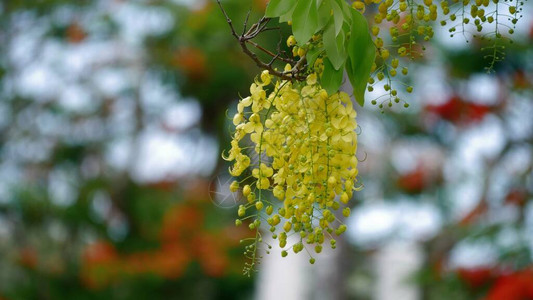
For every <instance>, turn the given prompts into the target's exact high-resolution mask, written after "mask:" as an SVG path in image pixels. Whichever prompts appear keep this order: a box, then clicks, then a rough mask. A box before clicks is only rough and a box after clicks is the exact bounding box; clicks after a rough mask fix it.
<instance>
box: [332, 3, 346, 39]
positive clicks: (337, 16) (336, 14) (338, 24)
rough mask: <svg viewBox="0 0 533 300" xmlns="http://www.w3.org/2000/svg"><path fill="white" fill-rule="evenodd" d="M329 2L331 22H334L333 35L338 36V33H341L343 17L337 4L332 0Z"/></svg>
mask: <svg viewBox="0 0 533 300" xmlns="http://www.w3.org/2000/svg"><path fill="white" fill-rule="evenodd" d="M330 1H331V7H332V9H333V21H334V22H335V35H338V34H339V32H341V29H342V23H344V16H343V14H342V8H341V7H340V6H339V4H338V3H337V2H335V1H333V0H330ZM330 12H331V11H330Z"/></svg>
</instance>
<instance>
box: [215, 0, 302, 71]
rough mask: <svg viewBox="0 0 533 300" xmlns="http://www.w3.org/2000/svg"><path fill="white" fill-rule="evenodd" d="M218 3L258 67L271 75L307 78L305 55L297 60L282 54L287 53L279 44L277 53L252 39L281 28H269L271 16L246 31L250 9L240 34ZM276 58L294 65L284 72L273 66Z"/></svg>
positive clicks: (263, 18)
mask: <svg viewBox="0 0 533 300" xmlns="http://www.w3.org/2000/svg"><path fill="white" fill-rule="evenodd" d="M217 3H218V6H219V7H220V10H221V11H222V13H223V14H224V17H225V18H226V22H227V23H228V25H229V27H230V29H231V34H232V35H233V36H234V37H235V38H236V39H237V41H238V42H239V45H240V46H241V49H242V51H243V52H244V53H245V54H246V55H248V56H249V57H250V58H251V59H252V60H253V61H254V62H255V63H256V65H257V66H258V67H260V68H261V69H265V70H268V71H269V73H270V74H271V75H274V76H277V77H280V78H281V79H285V80H298V81H302V80H305V76H304V71H305V69H306V67H307V64H306V63H307V61H306V59H305V56H304V57H302V58H300V60H298V61H295V60H293V59H291V58H287V57H283V56H281V54H285V53H284V52H281V51H280V49H279V45H278V52H279V53H277V54H275V53H273V52H271V51H270V50H267V49H265V48H264V47H262V46H260V45H259V44H257V43H255V42H253V41H251V40H252V39H253V38H255V37H257V36H258V35H259V34H261V33H262V32H265V31H270V30H276V29H278V30H279V27H271V28H267V25H268V23H269V22H270V18H267V17H262V18H261V19H259V21H257V23H255V24H253V25H252V26H251V27H250V29H248V31H246V27H247V25H248V18H249V15H250V11H248V13H247V15H246V19H245V22H244V29H243V33H242V34H241V35H238V34H237V32H236V31H235V27H233V23H232V21H231V19H230V17H229V16H228V14H227V13H226V10H225V9H224V7H223V6H222V4H221V3H220V0H217ZM248 44H250V45H252V46H254V47H255V48H257V49H259V50H261V51H263V52H264V53H266V54H268V55H269V56H270V57H272V59H271V60H270V62H268V63H265V62H263V61H262V60H261V59H259V57H258V56H257V54H255V53H254V52H252V51H251V50H250V49H249V48H248ZM276 60H280V61H283V62H285V63H289V64H291V65H293V68H292V69H291V70H288V71H283V72H281V71H278V70H277V69H275V68H273V66H272V65H273V63H274V62H275V61H276Z"/></svg>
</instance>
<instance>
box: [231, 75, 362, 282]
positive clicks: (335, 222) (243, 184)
mask: <svg viewBox="0 0 533 300" xmlns="http://www.w3.org/2000/svg"><path fill="white" fill-rule="evenodd" d="M289 67H290V66H289ZM250 93H251V95H250V96H249V97H246V98H244V99H242V100H240V101H239V103H238V105H237V113H236V114H235V116H234V117H233V123H234V125H235V126H236V127H235V132H234V134H233V139H232V141H231V149H230V150H229V152H228V154H227V155H226V156H224V155H223V158H224V159H225V160H227V161H231V162H233V165H232V166H231V167H230V170H229V172H230V174H231V175H232V176H234V177H237V178H238V179H236V180H235V181H234V182H233V183H232V184H231V186H230V190H231V191H234V192H236V191H241V193H242V195H243V196H244V197H245V198H246V201H245V202H246V204H242V205H240V206H239V209H238V216H239V219H237V220H236V224H237V225H241V224H242V223H243V221H244V220H248V221H249V227H250V229H252V230H255V232H256V236H255V238H253V239H252V242H251V243H250V245H248V246H246V252H245V255H247V256H248V257H249V258H250V259H251V262H250V263H247V265H246V267H245V273H248V274H249V272H250V271H251V270H253V269H254V268H255V265H256V263H257V261H258V259H259V258H260V254H258V251H260V250H261V249H259V243H261V242H262V241H263V239H262V233H261V231H260V230H259V229H260V226H261V225H263V226H264V227H269V228H270V231H271V232H272V238H273V239H275V240H277V243H279V246H280V247H281V248H282V256H283V257H285V256H286V255H287V254H288V251H289V250H291V249H292V251H293V252H294V253H298V252H300V251H302V250H304V248H305V249H306V250H307V251H306V252H307V253H308V254H309V255H310V262H311V263H314V261H315V259H314V258H313V255H312V254H311V253H313V252H315V253H320V252H321V251H322V245H323V243H324V242H325V241H328V240H329V243H330V245H331V247H332V248H335V239H334V236H336V235H340V234H342V233H343V232H344V231H345V230H346V225H344V224H343V222H342V220H340V219H339V217H340V213H339V214H336V213H335V211H337V210H339V211H340V210H341V209H340V208H341V206H343V209H342V215H344V216H345V217H347V216H349V215H350V208H349V207H346V204H347V203H348V201H349V200H350V199H351V198H352V193H353V191H354V190H356V184H357V179H356V176H357V174H358V171H357V163H358V160H357V158H356V150H357V134H356V129H357V123H356V120H355V117H356V112H355V110H354V108H353V105H352V102H351V99H350V97H349V96H348V95H347V94H346V93H344V92H337V93H335V94H333V95H328V93H327V92H326V91H325V90H324V89H322V88H321V86H320V84H319V83H318V81H317V75H316V73H312V74H310V75H309V76H308V77H307V80H306V81H304V82H291V81H287V80H277V79H276V80H273V78H272V77H271V76H270V75H269V73H268V71H264V72H263V73H261V76H260V78H259V79H256V80H255V82H254V83H253V84H252V85H251V87H250ZM272 196H273V197H272ZM276 199H277V200H276ZM265 223H266V225H268V226H266V225H265ZM289 236H295V237H296V238H294V239H292V238H291V239H289V240H288V238H289ZM289 243H292V244H289ZM267 246H268V249H270V248H271V245H267ZM268 249H266V251H267V253H268V252H269V251H268Z"/></svg>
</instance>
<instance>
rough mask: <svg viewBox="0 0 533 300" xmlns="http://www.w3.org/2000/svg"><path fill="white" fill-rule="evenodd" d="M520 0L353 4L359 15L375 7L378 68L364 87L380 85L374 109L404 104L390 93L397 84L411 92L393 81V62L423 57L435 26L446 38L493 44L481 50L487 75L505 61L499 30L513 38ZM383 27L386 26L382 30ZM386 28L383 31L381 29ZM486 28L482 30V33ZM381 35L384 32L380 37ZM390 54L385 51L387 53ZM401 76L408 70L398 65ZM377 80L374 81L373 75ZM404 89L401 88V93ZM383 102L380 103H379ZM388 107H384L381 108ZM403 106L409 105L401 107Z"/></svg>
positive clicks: (366, 1)
mask: <svg viewBox="0 0 533 300" xmlns="http://www.w3.org/2000/svg"><path fill="white" fill-rule="evenodd" d="M523 3H524V2H523V1H513V0H503V1H502V0H451V1H448V0H355V1H353V2H352V7H354V8H356V9H358V10H359V11H361V12H363V11H364V10H365V7H366V6H370V5H374V6H376V10H369V11H371V12H374V11H375V13H374V15H373V18H372V19H373V21H374V24H373V25H372V26H371V32H372V35H373V36H375V38H374V43H375V45H376V47H377V57H378V58H380V59H378V64H377V65H376V66H375V67H374V69H373V71H375V73H374V76H373V78H372V79H371V82H369V83H370V85H369V91H373V89H374V87H373V84H374V81H375V82H379V81H381V80H384V81H385V87H387V86H388V87H389V89H386V92H387V94H386V95H383V96H380V97H378V98H377V99H375V100H374V101H372V103H373V104H378V103H380V104H379V107H380V108H381V109H382V108H383V104H387V105H388V106H389V107H391V106H392V105H393V101H394V102H396V103H399V102H403V101H402V100H401V99H400V98H398V97H397V96H395V95H392V94H393V91H395V90H396V88H395V86H396V85H397V84H396V83H395V82H394V81H399V83H400V87H402V86H405V91H406V92H407V93H410V92H411V91H412V89H413V87H411V86H408V85H406V84H404V83H403V82H402V81H401V80H398V79H394V78H393V77H395V76H396V74H397V70H396V67H394V64H393V63H394V61H391V59H394V57H406V58H410V59H414V58H416V57H418V56H423V52H422V51H423V50H425V46H424V43H423V42H424V41H429V40H430V39H432V38H433V36H434V29H433V26H435V23H436V22H435V21H437V22H438V23H440V25H441V26H445V27H448V31H449V32H450V35H451V36H452V37H453V36H454V35H455V34H457V33H461V34H463V35H465V38H466V36H467V35H466V34H470V33H472V34H473V37H480V38H481V39H482V40H483V39H484V40H489V41H492V42H493V44H492V45H491V46H488V47H486V48H483V49H482V50H483V51H488V52H489V53H488V55H486V56H485V58H486V59H489V67H488V68H487V69H488V70H489V71H490V70H491V69H492V68H493V66H494V63H495V62H497V61H500V60H502V59H503V58H504V51H503V49H504V48H505V46H502V45H500V44H499V43H500V42H499V41H498V40H500V39H502V38H504V37H503V35H502V30H506V31H507V33H509V34H513V33H514V30H515V25H516V23H517V22H518V20H519V19H520V18H521V17H522V16H523V15H522V11H523V9H522V6H523ZM383 23H387V24H386V25H383ZM484 27H492V30H485V32H483V29H484ZM384 29H386V30H384ZM485 29H486V28H485ZM383 32H388V36H387V37H384V35H383ZM389 50H390V52H389ZM401 70H402V74H407V72H408V70H407V68H406V67H404V66H402V68H401ZM376 75H377V76H376ZM402 89H403V88H402ZM381 97H384V98H385V101H380V98H381ZM386 102H388V103H386ZM404 106H406V107H407V106H408V104H407V103H404Z"/></svg>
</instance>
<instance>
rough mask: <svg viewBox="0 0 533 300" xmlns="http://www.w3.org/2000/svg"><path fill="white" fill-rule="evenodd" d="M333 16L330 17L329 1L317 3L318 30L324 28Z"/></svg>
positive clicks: (323, 0) (324, 0)
mask: <svg viewBox="0 0 533 300" xmlns="http://www.w3.org/2000/svg"><path fill="white" fill-rule="evenodd" d="M332 17H333V16H332V15H331V0H322V1H321V2H319V3H318V29H317V31H318V30H320V29H322V28H324V27H325V26H326V25H327V24H328V23H329V21H330V20H331V18H332Z"/></svg>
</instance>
